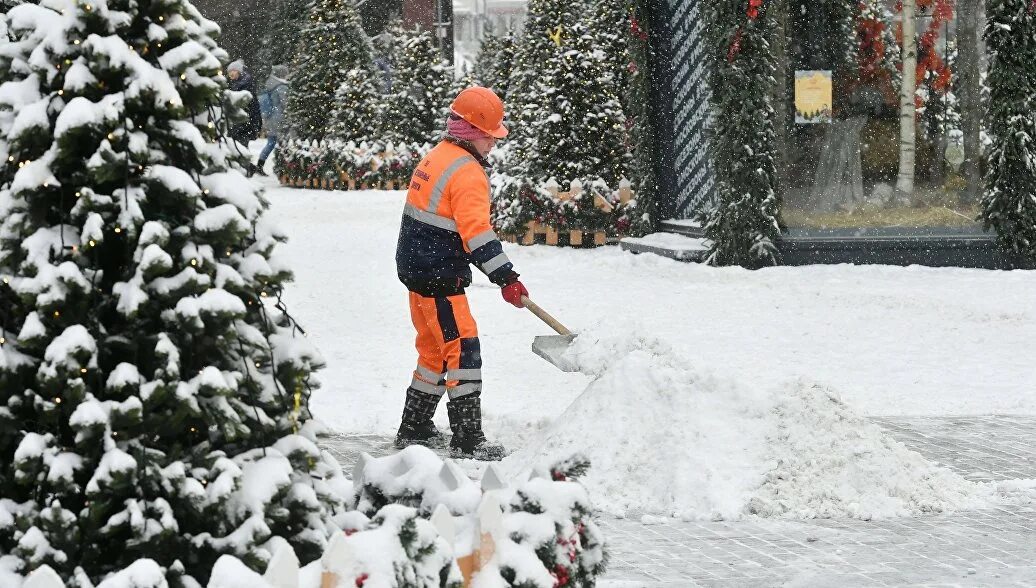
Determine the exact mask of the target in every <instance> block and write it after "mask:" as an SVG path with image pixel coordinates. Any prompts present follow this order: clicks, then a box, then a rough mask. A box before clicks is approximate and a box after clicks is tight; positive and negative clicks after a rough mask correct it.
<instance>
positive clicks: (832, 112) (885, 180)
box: [777, 0, 981, 234]
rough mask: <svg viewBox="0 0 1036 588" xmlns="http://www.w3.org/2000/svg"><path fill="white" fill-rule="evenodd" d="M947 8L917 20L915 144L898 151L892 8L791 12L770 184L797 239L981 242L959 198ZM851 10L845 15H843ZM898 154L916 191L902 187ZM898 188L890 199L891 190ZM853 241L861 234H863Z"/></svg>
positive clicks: (825, 6)
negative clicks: (927, 236)
mask: <svg viewBox="0 0 1036 588" xmlns="http://www.w3.org/2000/svg"><path fill="white" fill-rule="evenodd" d="M949 1H950V0H943V1H942V2H940V0H932V1H929V2H926V3H922V2H919V4H925V6H926V8H925V9H923V10H920V9H919V10H918V13H917V16H916V18H915V19H914V22H915V23H916V31H917V32H916V38H917V42H918V66H917V68H916V71H917V73H918V77H917V91H916V93H915V107H916V125H915V128H914V137H913V140H912V141H910V140H907V141H906V142H905V143H902V142H901V137H900V104H899V102H900V100H899V95H900V88H901V83H902V73H901V67H902V65H901V63H902V59H901V50H900V44H899V43H900V41H899V39H900V38H901V35H900V20H901V15H900V13H899V9H898V7H897V4H896V3H895V2H891V1H890V2H887V3H886V2H885V1H884V0H865V1H864V2H863V3H862V4H863V6H864V9H863V12H862V14H858V13H856V12H855V11H851V10H848V9H845V8H841V7H838V6H835V5H837V4H842V3H837V2H823V3H821V2H814V1H812V0H792V2H791V3H790V4H791V6H790V10H789V13H788V15H787V20H786V22H784V23H782V25H783V29H784V31H785V33H786V34H785V35H784V39H785V43H784V46H783V47H778V48H777V50H778V55H779V65H778V76H779V93H780V94H781V96H780V98H781V100H778V117H779V122H780V123H781V124H779V125H778V129H779V142H780V143H782V144H783V147H782V148H781V149H780V152H781V153H782V154H783V155H782V161H780V162H778V167H779V170H780V172H779V178H778V184H779V185H780V186H781V187H782V192H783V194H784V201H785V204H784V209H783V218H784V221H785V223H786V224H787V225H788V227H789V228H790V229H792V230H793V231H794V230H795V229H806V230H809V229H822V230H831V231H836V232H837V231H850V234H881V233H893V234H896V233H932V232H950V233H955V232H978V231H980V230H981V229H980V225H979V224H978V223H977V222H976V221H975V218H976V217H977V216H978V202H976V201H975V198H974V196H971V197H969V196H967V194H968V191H967V190H966V189H965V188H966V186H967V183H966V182H965V181H964V180H963V177H962V173H961V169H960V165H961V163H962V161H963V149H962V136H963V135H962V132H961V121H960V107H961V105H960V102H959V100H957V98H956V96H955V95H954V92H953V88H954V82H955V79H956V76H955V74H954V66H955V60H956V56H957V48H956V32H957V26H956V24H957V23H956V21H955V15H954V14H953V10H952V4H950V9H949V12H948V13H947V11H946V10H945V5H946V4H947V3H949ZM844 4H849V3H844ZM903 145H905V146H906V148H907V150H908V151H909V148H911V147H912V150H913V154H914V165H913V175H912V180H913V185H912V186H909V184H908V183H907V182H904V181H903V180H905V179H906V178H901V177H900V176H901V174H900V161H901V152H902V151H903V149H902V147H903ZM897 187H898V188H899V189H897ZM861 230H862V231H861Z"/></svg>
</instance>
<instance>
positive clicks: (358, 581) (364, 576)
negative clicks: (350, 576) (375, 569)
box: [356, 574, 370, 588]
mask: <svg viewBox="0 0 1036 588" xmlns="http://www.w3.org/2000/svg"><path fill="white" fill-rule="evenodd" d="M369 577H370V576H368V575H367V574H360V575H359V576H356V588H363V584H364V582H366V581H367V578H369Z"/></svg>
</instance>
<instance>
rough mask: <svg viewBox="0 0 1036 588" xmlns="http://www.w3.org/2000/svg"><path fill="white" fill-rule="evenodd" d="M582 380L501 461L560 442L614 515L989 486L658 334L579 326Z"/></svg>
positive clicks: (521, 471)
mask: <svg viewBox="0 0 1036 588" xmlns="http://www.w3.org/2000/svg"><path fill="white" fill-rule="evenodd" d="M567 357H568V358H569V359H571V360H572V361H574V362H576V363H577V364H578V365H579V366H580V369H581V370H582V371H583V372H584V373H587V374H589V375H591V376H593V377H594V380H593V381H592V382H591V384H590V385H589V386H588V387H587V389H586V390H585V391H584V392H583V394H581V395H580V396H579V397H578V398H577V399H576V401H575V402H574V403H573V404H572V405H571V406H570V407H569V408H568V409H567V410H566V411H565V412H564V413H563V414H562V415H561V416H560V417H559V418H558V419H557V420H556V421H555V424H554V425H553V426H551V427H550V428H549V429H548V430H547V431H546V432H545V433H544V435H543V436H542V437H541V438H540V439H539V440H537V441H534V442H533V443H531V444H529V445H528V446H527V447H525V448H524V449H522V450H521V451H518V452H516V453H515V454H513V455H511V456H509V457H508V458H506V460H505V461H504V462H503V464H502V465H503V467H504V468H505V470H506V471H507V472H508V473H509V474H511V475H513V476H525V475H527V474H528V470H529V469H531V468H532V467H535V466H541V465H543V464H549V463H553V462H556V461H558V460H561V459H564V458H567V457H569V456H570V455H572V454H573V453H582V454H584V455H586V456H587V457H589V458H590V460H591V463H592V464H593V465H592V468H591V471H590V473H589V474H588V475H587V476H585V477H584V478H583V482H584V483H585V484H586V486H587V487H588V490H589V491H590V494H591V496H593V497H594V501H595V504H596V506H597V507H599V508H600V509H602V510H604V511H607V512H611V513H613V514H616V515H619V516H626V515H630V516H632V515H635V514H650V515H662V516H673V517H680V518H685V519H720V518H722V519H730V518H737V517H741V516H744V515H750V514H755V515H760V516H765V517H783V518H814V517H856V518H872V517H874V518H877V517H889V516H902V515H911V514H919V513H924V512H940V511H946V510H957V509H961V508H972V507H979V506H982V505H983V504H987V499H988V498H990V497H991V496H992V494H993V493H994V492H996V491H998V490H1002V489H1000V488H998V487H996V486H990V485H981V484H977V483H973V482H970V481H968V480H965V479H964V478H962V477H960V476H959V475H957V474H956V473H954V472H952V471H950V470H948V469H946V468H943V467H938V466H936V465H934V464H932V463H930V462H928V461H926V460H925V459H924V458H923V457H922V456H921V455H919V454H918V453H916V452H913V451H910V450H908V449H907V448H906V447H904V446H903V445H902V444H900V443H899V442H897V441H895V440H894V439H892V438H891V437H889V436H888V435H887V434H885V433H884V432H883V431H882V430H881V429H880V428H879V427H877V426H876V425H874V424H871V423H869V422H868V421H867V420H865V419H863V418H861V417H859V416H857V415H855V414H854V413H853V411H852V410H851V409H850V408H849V407H848V406H847V405H845V404H844V403H842V402H841V400H839V398H838V397H837V396H836V395H835V394H834V393H833V392H831V391H830V390H826V389H824V388H823V387H820V386H817V385H813V384H810V383H807V382H790V383H783V384H780V383H776V384H775V385H774V387H773V388H772V389H768V390H758V389H746V388H745V387H743V386H739V385H738V383H737V382H732V381H726V380H723V379H721V378H718V377H715V376H710V375H706V374H704V373H702V372H699V371H696V370H695V369H694V368H692V367H690V362H689V361H687V360H685V359H684V358H682V357H679V356H678V355H677V354H675V353H674V352H673V351H672V350H671V349H670V348H669V347H668V346H667V345H665V344H664V343H660V342H658V341H652V340H648V339H644V338H638V337H635V336H629V335H628V334H627V335H619V336H612V337H602V336H598V335H595V334H593V333H584V334H583V335H580V336H579V337H578V338H577V339H576V341H575V342H574V343H573V345H572V348H571V350H570V352H569V354H568V356H567Z"/></svg>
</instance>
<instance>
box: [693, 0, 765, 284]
mask: <svg viewBox="0 0 1036 588" xmlns="http://www.w3.org/2000/svg"><path fill="white" fill-rule="evenodd" d="M708 15H709V18H710V23H711V25H712V26H711V27H710V29H709V31H710V36H711V44H710V46H711V47H712V48H713V49H712V55H711V59H710V62H711V63H710V65H711V67H712V74H711V77H710V87H711V90H712V96H713V108H714V111H715V121H714V123H713V136H712V140H711V141H710V147H711V149H712V153H711V155H712V163H713V166H714V170H715V176H716V200H715V202H713V203H712V206H710V207H708V208H707V209H706V210H705V212H704V213H703V217H704V218H703V221H704V225H705V236H706V237H707V238H708V239H709V240H711V241H712V251H711V252H710V255H709V262H710V263H712V264H716V265H741V266H746V267H758V266H764V265H772V264H775V263H777V261H778V259H777V249H776V247H775V246H774V239H775V238H776V237H777V235H778V233H779V232H780V222H779V211H780V198H779V196H778V194H777V193H776V191H775V190H774V176H775V174H776V167H775V165H774V155H775V137H776V134H775V130H774V119H775V116H776V115H775V112H774V108H773V103H772V100H773V98H772V97H773V94H774V92H773V85H774V84H775V80H774V71H775V63H774V57H773V52H772V51H771V50H770V44H771V37H772V35H773V34H774V31H775V30H776V27H775V23H774V18H773V16H774V15H773V13H772V12H771V5H769V4H764V2H762V0H749V2H747V3H746V2H744V1H742V0H717V1H716V2H714V3H711V4H710V6H709V10H708Z"/></svg>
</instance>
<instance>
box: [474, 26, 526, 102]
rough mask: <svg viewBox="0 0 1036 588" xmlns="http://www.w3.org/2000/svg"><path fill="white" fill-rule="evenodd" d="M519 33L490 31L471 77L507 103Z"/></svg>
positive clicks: (480, 48)
mask: <svg viewBox="0 0 1036 588" xmlns="http://www.w3.org/2000/svg"><path fill="white" fill-rule="evenodd" d="M517 47H518V35H517V34H516V33H515V32H514V31H512V30H510V29H508V30H505V31H503V32H502V33H499V34H498V33H496V32H495V31H493V32H489V33H487V34H486V36H485V37H483V39H482V44H481V46H480V47H479V52H478V56H477V57H476V59H475V67H474V70H473V71H472V72H471V77H472V78H473V79H474V80H475V81H476V82H477V83H478V85H480V86H485V87H486V88H490V89H492V90H493V91H494V92H496V95H497V96H499V97H500V99H501V100H503V101H504V104H507V90H508V87H509V84H510V77H511V69H512V67H513V66H514V54H515V50H516V48H517Z"/></svg>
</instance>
